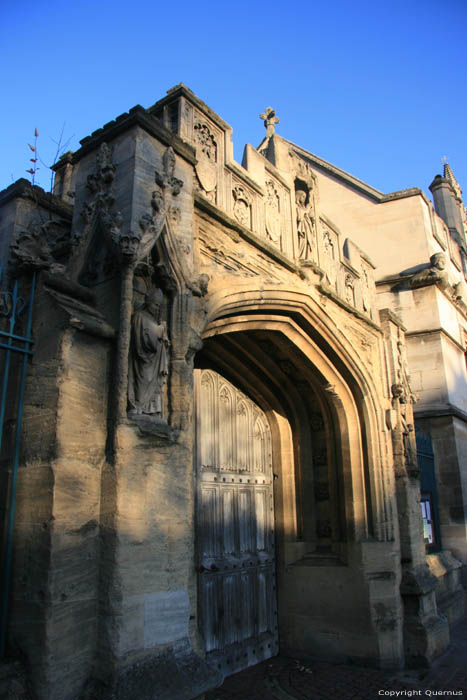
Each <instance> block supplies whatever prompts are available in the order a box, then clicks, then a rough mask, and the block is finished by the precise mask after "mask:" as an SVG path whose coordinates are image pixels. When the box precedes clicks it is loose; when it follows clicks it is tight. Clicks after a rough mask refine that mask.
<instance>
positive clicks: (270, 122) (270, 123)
mask: <svg viewBox="0 0 467 700" xmlns="http://www.w3.org/2000/svg"><path fill="white" fill-rule="evenodd" d="M259 118H260V119H264V126H265V127H266V138H269V136H272V135H273V134H274V132H275V128H274V125H275V124H279V121H280V120H279V118H278V117H276V111H275V110H274V109H273V108H272V107H266V109H265V110H264V112H263V114H260V115H259Z"/></svg>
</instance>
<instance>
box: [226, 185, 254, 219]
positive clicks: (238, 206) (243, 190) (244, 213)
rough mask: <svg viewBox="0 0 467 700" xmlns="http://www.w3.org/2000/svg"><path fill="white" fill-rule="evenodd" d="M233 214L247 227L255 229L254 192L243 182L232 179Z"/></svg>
mask: <svg viewBox="0 0 467 700" xmlns="http://www.w3.org/2000/svg"><path fill="white" fill-rule="evenodd" d="M231 197H232V215H233V217H234V219H237V221H238V222H239V223H240V224H241V225H242V226H245V227H246V228H249V229H253V228H254V224H253V202H254V195H253V193H252V192H251V191H250V190H249V189H248V188H247V187H246V186H245V185H243V184H241V183H240V182H238V181H237V180H235V179H233V181H232V195H231Z"/></svg>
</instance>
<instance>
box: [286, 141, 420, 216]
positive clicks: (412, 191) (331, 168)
mask: <svg viewBox="0 0 467 700" xmlns="http://www.w3.org/2000/svg"><path fill="white" fill-rule="evenodd" d="M280 138H282V137H280ZM282 140H283V141H285V142H286V143H287V144H289V146H290V147H291V148H293V149H294V150H295V151H296V152H297V153H299V154H300V155H302V156H303V157H304V158H306V159H307V160H309V161H310V163H312V164H313V165H314V166H315V167H317V168H320V169H321V170H323V171H324V172H325V173H327V174H328V175H331V176H332V177H334V178H335V179H337V180H340V181H341V182H343V183H344V184H345V185H348V186H350V187H352V189H354V190H357V191H358V192H360V193H361V194H364V195H366V196H367V197H369V198H370V199H372V200H373V201H374V202H376V203H378V204H384V203H385V202H391V201H393V200H395V199H405V198H407V197H416V196H420V197H422V199H424V200H425V202H426V203H427V204H430V200H429V199H428V197H427V196H426V194H425V193H424V192H423V190H421V189H420V188H419V187H410V188H408V189H406V190H397V191H396V192H389V193H388V194H384V193H383V192H380V190H377V189H375V188H374V187H371V185H367V184H366V182H363V180H359V179H358V178H357V177H355V176H354V175H350V173H347V172H346V171H345V170H341V168H338V167H337V166H336V165H332V163H328V161H326V160H324V159H323V158H319V157H318V156H316V155H314V154H313V153H310V152H309V151H306V150H305V149H304V148H300V146H297V145H296V144H295V143H293V142H292V141H288V140H287V139H284V138H283V139H282Z"/></svg>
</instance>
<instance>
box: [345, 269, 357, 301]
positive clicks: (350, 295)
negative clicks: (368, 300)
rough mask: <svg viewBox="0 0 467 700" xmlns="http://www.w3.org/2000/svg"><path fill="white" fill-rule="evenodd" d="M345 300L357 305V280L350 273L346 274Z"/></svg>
mask: <svg viewBox="0 0 467 700" xmlns="http://www.w3.org/2000/svg"><path fill="white" fill-rule="evenodd" d="M345 300H346V302H347V303H348V304H351V305H352V306H355V280H354V278H353V277H352V275H349V274H347V275H346V276H345Z"/></svg>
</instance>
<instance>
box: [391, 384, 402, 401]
mask: <svg viewBox="0 0 467 700" xmlns="http://www.w3.org/2000/svg"><path fill="white" fill-rule="evenodd" d="M391 393H392V397H393V398H394V399H398V400H399V401H400V402H401V403H405V390H404V386H403V384H393V385H392V386H391Z"/></svg>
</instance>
